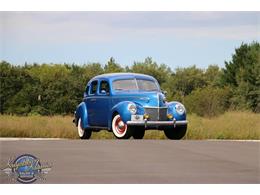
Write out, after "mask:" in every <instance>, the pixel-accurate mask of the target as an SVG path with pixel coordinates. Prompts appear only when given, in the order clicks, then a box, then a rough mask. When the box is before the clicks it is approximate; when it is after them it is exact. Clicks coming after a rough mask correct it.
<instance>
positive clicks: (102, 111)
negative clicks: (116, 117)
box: [96, 80, 111, 127]
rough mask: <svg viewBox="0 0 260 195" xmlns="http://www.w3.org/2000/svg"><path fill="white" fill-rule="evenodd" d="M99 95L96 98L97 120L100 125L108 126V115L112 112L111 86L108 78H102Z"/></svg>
mask: <svg viewBox="0 0 260 195" xmlns="http://www.w3.org/2000/svg"><path fill="white" fill-rule="evenodd" d="M97 94H98V97H97V99H96V116H97V118H96V120H97V123H98V126H101V127H107V126H108V116H109V114H110V101H111V100H110V87H109V83H108V81H107V80H100V82H99V87H98V93H97Z"/></svg>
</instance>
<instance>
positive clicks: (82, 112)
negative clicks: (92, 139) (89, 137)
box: [75, 102, 89, 128]
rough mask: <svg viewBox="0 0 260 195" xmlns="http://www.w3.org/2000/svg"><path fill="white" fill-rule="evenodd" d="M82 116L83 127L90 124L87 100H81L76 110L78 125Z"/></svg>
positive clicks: (76, 122)
mask: <svg viewBox="0 0 260 195" xmlns="http://www.w3.org/2000/svg"><path fill="white" fill-rule="evenodd" d="M79 118H81V121H82V127H83V128H87V127H88V126H89V124H88V112H87V105H86V103H85V102H81V103H80V104H79V105H78V107H77V109H76V111H75V124H76V126H77V124H78V120H79Z"/></svg>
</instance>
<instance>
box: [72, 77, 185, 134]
mask: <svg viewBox="0 0 260 195" xmlns="http://www.w3.org/2000/svg"><path fill="white" fill-rule="evenodd" d="M73 122H74V123H75V125H76V127H77V129H78V134H79V137H80V138H81V139H89V138H90V137H91V133H92V131H100V130H102V129H106V130H108V131H110V132H111V131H112V132H113V134H114V135H115V137H116V138H118V139H128V138H130V137H131V136H133V138H134V139H142V138H143V137H144V134H145V130H147V129H158V130H163V131H164V133H165V135H166V136H167V137H168V138H169V139H181V138H182V137H183V136H184V135H185V133H186V130H187V123H188V122H187V120H186V110H185V107H184V106H183V105H182V104H181V103H179V102H176V101H172V102H167V101H166V98H165V94H164V93H163V92H162V91H161V89H160V86H159V83H158V82H157V80H156V79H155V78H153V77H152V76H148V75H144V74H135V73H112V74H102V75H99V76H96V77H94V78H92V79H91V80H90V81H89V82H88V84H87V86H86V90H85V92H84V98H83V101H82V102H81V103H80V104H79V105H78V106H77V109H76V111H75V119H74V120H73Z"/></svg>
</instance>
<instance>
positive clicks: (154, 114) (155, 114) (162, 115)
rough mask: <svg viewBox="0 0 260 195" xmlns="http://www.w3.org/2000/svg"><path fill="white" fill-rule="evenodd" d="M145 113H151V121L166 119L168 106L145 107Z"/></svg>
mask: <svg viewBox="0 0 260 195" xmlns="http://www.w3.org/2000/svg"><path fill="white" fill-rule="evenodd" d="M145 113H146V114H148V115H149V119H148V120H149V121H166V120H167V108H161V107H158V108H149V107H147V108H145Z"/></svg>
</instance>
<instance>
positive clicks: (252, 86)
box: [222, 42, 260, 112]
mask: <svg viewBox="0 0 260 195" xmlns="http://www.w3.org/2000/svg"><path fill="white" fill-rule="evenodd" d="M222 83H223V84H224V85H228V86H230V87H232V88H233V94H234V95H233V98H232V100H233V101H232V103H233V105H234V107H236V108H239V109H242V108H244V109H251V110H252V111H255V112H260V45H259V43H257V42H252V43H251V44H244V43H242V44H241V46H240V47H239V48H237V49H235V54H234V55H233V56H232V60H231V61H229V62H225V68H224V70H223V76H222Z"/></svg>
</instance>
